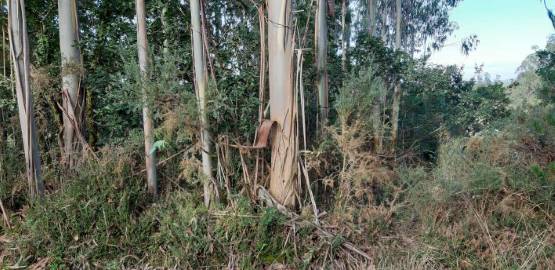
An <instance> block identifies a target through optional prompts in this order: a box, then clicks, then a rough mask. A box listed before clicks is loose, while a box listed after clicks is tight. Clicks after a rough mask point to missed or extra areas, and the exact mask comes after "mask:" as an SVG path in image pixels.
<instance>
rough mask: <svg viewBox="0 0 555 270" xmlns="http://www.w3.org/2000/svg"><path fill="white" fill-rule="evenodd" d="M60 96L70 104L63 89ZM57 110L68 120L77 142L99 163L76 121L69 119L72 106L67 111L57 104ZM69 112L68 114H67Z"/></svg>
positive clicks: (73, 113)
mask: <svg viewBox="0 0 555 270" xmlns="http://www.w3.org/2000/svg"><path fill="white" fill-rule="evenodd" d="M62 96H64V98H66V99H68V102H69V103H71V100H69V98H68V97H67V96H68V93H67V90H66V89H64V91H62ZM57 105H58V108H60V110H61V111H62V114H64V116H66V117H67V118H68V120H69V123H70V124H71V125H72V127H73V129H74V131H75V135H77V139H79V141H80V142H81V145H82V146H83V148H84V149H85V150H86V151H87V152H88V153H89V154H91V156H92V157H93V158H94V159H95V160H96V161H99V160H100V159H99V158H98V156H97V155H96V153H95V152H94V150H93V149H92V147H91V146H90V145H89V143H88V142H87V140H86V139H85V136H83V133H82V132H81V129H80V126H79V124H78V122H77V121H75V119H74V118H72V117H71V115H75V111H73V108H74V107H73V104H69V106H68V109H66V108H64V106H62V105H61V104H59V103H57ZM68 110H69V112H68Z"/></svg>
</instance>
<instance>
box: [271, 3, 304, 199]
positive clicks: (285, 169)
mask: <svg viewBox="0 0 555 270" xmlns="http://www.w3.org/2000/svg"><path fill="white" fill-rule="evenodd" d="M291 2H292V1H288V0H268V1H267V2H266V5H267V9H268V52H269V54H268V55H269V59H268V60H269V61H268V64H269V73H270V77H269V82H270V118H271V120H273V121H275V122H276V123H277V127H276V129H275V131H274V136H273V139H272V161H271V174H270V193H271V194H272V196H274V197H275V198H276V199H277V200H278V201H279V202H280V203H282V204H283V205H285V206H288V207H292V206H294V205H295V200H296V196H297V181H296V180H297V169H298V163H297V154H298V141H297V126H296V121H297V120H296V115H297V108H296V106H297V104H296V100H295V94H294V91H293V57H294V46H295V45H294V44H295V42H294V32H293V29H294V27H293V13H292V10H291V6H292V5H291Z"/></svg>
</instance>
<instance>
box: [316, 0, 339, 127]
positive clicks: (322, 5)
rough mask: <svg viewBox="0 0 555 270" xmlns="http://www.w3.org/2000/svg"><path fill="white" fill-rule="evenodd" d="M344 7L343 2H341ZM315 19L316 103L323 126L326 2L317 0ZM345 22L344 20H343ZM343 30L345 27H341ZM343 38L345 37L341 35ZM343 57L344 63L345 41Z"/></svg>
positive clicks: (326, 101)
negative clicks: (318, 106)
mask: <svg viewBox="0 0 555 270" xmlns="http://www.w3.org/2000/svg"><path fill="white" fill-rule="evenodd" d="M343 1H344V2H343V4H344V5H345V1H347V0H343ZM316 12H317V17H316V33H315V35H316V50H317V52H318V54H317V56H316V62H317V72H318V73H317V74H318V75H317V76H318V101H319V102H318V103H319V105H320V119H319V120H320V122H321V123H320V124H321V126H325V125H326V123H327V120H328V110H329V99H328V95H329V88H328V22H327V18H326V15H327V13H328V2H327V0H318V6H317V11H316ZM343 20H345V19H343ZM343 28H344V30H345V25H343ZM343 38H345V35H343ZM343 43H344V44H343V45H344V47H343V52H344V55H343V57H344V58H345V59H344V61H345V62H346V61H347V58H346V57H347V54H346V52H345V50H346V49H347V46H346V41H345V40H343Z"/></svg>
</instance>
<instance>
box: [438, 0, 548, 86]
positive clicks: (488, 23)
mask: <svg viewBox="0 0 555 270" xmlns="http://www.w3.org/2000/svg"><path fill="white" fill-rule="evenodd" d="M550 2H551V3H550ZM548 4H550V6H551V7H552V8H554V9H555V0H548ZM451 20H452V21H454V22H456V23H457V24H458V26H459V29H458V30H456V31H455V32H454V33H453V35H452V36H451V37H450V38H449V40H448V41H447V42H446V46H445V47H444V48H443V49H441V50H440V51H438V52H435V53H434V54H433V55H432V57H431V59H430V61H431V62H432V63H436V64H455V65H458V66H464V67H465V76H466V77H467V78H468V77H471V76H472V75H473V73H474V67H475V66H476V65H481V64H484V71H485V72H489V73H490V74H492V78H495V76H496V75H500V76H501V79H502V80H509V79H513V78H515V76H516V73H515V71H516V69H517V68H518V66H519V65H520V63H521V62H522V60H523V59H524V58H525V57H526V56H527V55H529V54H531V53H533V52H534V50H533V49H532V47H533V46H534V45H537V46H540V47H541V48H543V47H545V44H546V41H547V37H548V36H549V35H551V34H552V33H555V31H554V30H553V26H552V25H551V22H550V21H549V19H548V18H547V14H546V11H545V8H544V6H543V3H540V1H539V0H463V1H462V3H461V4H459V6H458V7H457V8H455V9H453V10H452V11H451ZM471 34H476V35H478V39H479V40H480V44H479V45H478V48H477V50H475V51H473V52H471V53H470V55H469V56H464V55H462V54H461V51H460V43H461V39H462V38H464V37H467V36H469V35H471Z"/></svg>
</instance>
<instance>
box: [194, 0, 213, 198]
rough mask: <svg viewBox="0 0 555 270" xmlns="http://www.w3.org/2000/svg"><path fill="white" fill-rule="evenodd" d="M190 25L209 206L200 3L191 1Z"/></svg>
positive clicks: (209, 160) (208, 140)
mask: <svg viewBox="0 0 555 270" xmlns="http://www.w3.org/2000/svg"><path fill="white" fill-rule="evenodd" d="M190 4H191V25H192V27H193V29H192V30H193V57H194V63H195V83H196V84H195V85H196V92H197V100H198V105H199V112H200V123H201V131H200V132H201V143H202V170H203V173H204V175H205V177H206V179H205V181H204V204H205V205H206V206H209V205H210V202H211V201H212V198H213V196H214V192H213V190H214V185H213V179H214V177H213V169H212V168H213V166H212V158H211V157H210V156H211V154H212V134H210V131H209V122H208V115H207V113H206V105H207V100H206V92H207V90H208V89H207V87H208V70H207V67H206V55H205V54H204V48H203V46H204V45H203V44H204V41H203V30H202V28H201V21H200V10H201V8H200V1H199V0H191V1H190Z"/></svg>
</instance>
